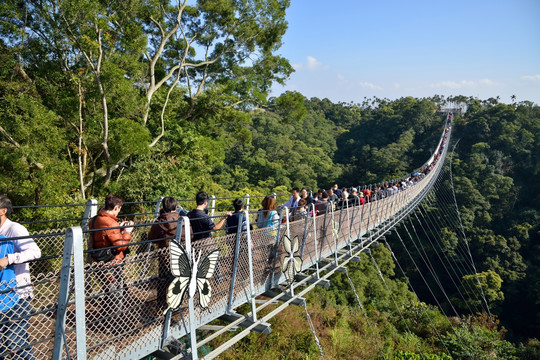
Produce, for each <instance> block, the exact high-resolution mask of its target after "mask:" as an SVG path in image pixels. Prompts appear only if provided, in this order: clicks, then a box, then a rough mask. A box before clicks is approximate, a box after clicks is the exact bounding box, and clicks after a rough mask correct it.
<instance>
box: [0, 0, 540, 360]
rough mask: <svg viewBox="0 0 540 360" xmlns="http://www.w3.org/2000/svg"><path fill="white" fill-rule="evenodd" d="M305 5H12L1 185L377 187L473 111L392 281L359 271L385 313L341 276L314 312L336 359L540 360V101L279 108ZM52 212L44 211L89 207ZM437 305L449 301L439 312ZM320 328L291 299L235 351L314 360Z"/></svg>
mask: <svg viewBox="0 0 540 360" xmlns="http://www.w3.org/2000/svg"><path fill="white" fill-rule="evenodd" d="M288 5H289V1H287V0H267V1H252V0H234V1H233V0H231V1H225V0H223V1H206V0H199V1H197V2H189V4H188V2H186V1H178V2H169V1H164V0H163V1H150V2H149V1H138V0H135V1H115V2H104V1H93V0H92V1H90V0H87V1H77V2H73V1H64V0H61V1H60V0H48V1H26V2H21V1H8V2H4V3H2V4H1V5H0V14H1V16H0V63H1V64H2V66H1V67H0V99H1V101H0V170H1V171H0V193H6V194H8V195H9V196H10V197H11V198H12V199H13V200H14V202H15V203H16V204H24V205H31V204H35V205H39V204H59V203H80V202H81V201H82V200H84V199H86V198H87V197H95V198H103V196H104V195H105V194H106V193H109V192H115V193H118V194H120V195H122V196H123V197H124V198H125V199H126V200H128V201H140V200H154V199H156V198H158V197H159V196H163V195H172V196H176V197H181V198H186V197H192V196H193V195H194V194H195V193H196V192H197V191H198V190H200V189H205V190H206V191H207V192H209V193H214V194H216V195H220V196H232V195H234V196H236V195H240V194H243V193H246V192H249V193H250V194H265V193H269V192H272V191H276V192H287V191H288V189H290V188H291V187H292V186H299V187H307V188H309V189H312V190H316V189H318V188H328V187H329V186H330V185H332V184H334V183H336V182H337V183H338V184H340V185H344V186H351V185H360V184H369V183H378V182H382V181H385V180H389V179H392V178H398V177H401V176H404V175H407V174H409V173H410V172H411V171H413V170H414V169H416V168H418V167H420V166H421V165H422V164H423V163H424V162H425V161H426V160H427V159H428V158H429V156H430V154H431V153H432V152H433V150H434V147H435V144H436V142H437V140H438V138H439V136H440V132H441V130H442V126H443V125H442V124H443V119H444V117H443V116H438V115H434V111H435V110H436V109H437V108H440V107H441V106H444V105H448V104H453V103H457V104H461V105H465V104H466V105H467V111H466V113H464V114H462V116H458V117H457V118H456V121H455V126H454V133H453V143H452V145H454V144H456V143H457V146H456V148H455V149H456V150H455V153H454V154H453V157H452V159H451V165H452V169H451V170H452V175H453V176H452V178H451V177H450V168H449V167H447V168H446V169H445V174H444V176H443V177H442V178H441V181H440V182H439V183H438V184H437V191H436V192H435V194H434V195H432V196H430V197H429V199H428V200H427V201H426V202H425V203H424V204H423V205H422V206H421V207H420V209H419V210H418V212H416V213H415V214H414V215H413V216H412V217H411V219H410V221H407V222H405V223H404V224H403V226H402V227H401V228H398V229H397V230H396V232H395V234H394V235H393V236H392V237H390V236H389V237H388V241H389V243H390V245H391V246H392V249H393V250H394V255H395V256H396V257H395V258H392V256H391V253H390V252H389V251H387V250H386V247H384V246H381V247H379V248H377V249H376V250H374V252H373V253H374V258H375V259H376V262H377V264H378V266H379V267H380V269H381V271H382V274H383V275H384V277H385V279H386V282H383V281H382V279H381V278H380V277H379V274H378V272H377V270H376V268H375V267H374V262H373V261H372V259H371V258H370V257H369V256H367V255H366V254H363V255H362V262H361V263H359V264H354V265H351V267H350V274H351V278H352V281H353V284H354V286H355V287H356V290H357V292H358V294H359V298H360V300H361V302H362V303H363V305H364V307H365V309H366V310H367V314H368V317H365V316H364V315H365V314H363V311H362V309H361V308H360V307H359V306H358V302H357V299H356V296H355V294H354V292H353V291H352V290H351V287H350V285H349V283H348V281H347V279H346V278H345V277H344V275H342V274H338V275H336V276H335V277H334V278H333V279H332V288H331V289H330V290H317V291H316V292H314V293H312V294H311V295H310V298H309V300H310V301H309V304H310V306H309V311H310V312H311V313H312V317H313V319H314V322H315V324H316V329H317V331H318V332H320V337H321V339H322V343H323V348H324V349H325V351H326V353H327V355H328V356H329V357H330V358H363V359H364V358H376V357H378V356H380V355H381V354H380V351H378V349H377V346H375V343H374V342H375V341H378V342H379V343H380V344H381V346H382V348H383V351H384V353H385V354H387V355H389V356H390V354H393V355H392V356H393V357H394V358H395V359H416V358H419V356H420V354H422V356H423V357H424V358H427V359H447V357H446V355H444V353H449V354H450V355H451V356H452V358H454V359H461V358H505V359H512V358H514V357H517V358H524V359H536V358H538V354H539V353H540V350H539V348H540V346H539V345H538V341H537V340H535V339H533V338H534V337H538V334H539V333H540V328H539V326H540V322H539V321H535V319H538V318H539V317H540V245H539V244H540V242H539V240H540V239H539V231H540V228H539V226H540V212H539V207H538V203H539V202H540V184H539V182H538V172H539V170H540V159H539V154H540V149H539V144H540V107H539V106H538V105H535V104H533V103H530V102H521V103H513V104H502V103H499V102H498V100H497V99H493V98H490V99H488V100H485V101H481V100H479V99H475V98H466V97H463V96H457V97H453V98H448V99H445V98H443V97H441V96H434V97H432V98H423V99H415V98H412V97H405V98H401V99H397V100H388V99H378V98H374V99H365V100H364V101H363V102H362V103H337V104H335V103H332V102H331V101H329V100H328V99H322V100H321V99H317V98H312V99H306V98H305V97H304V96H303V95H302V94H300V93H297V92H286V93H284V94H282V95H280V96H279V97H275V98H270V99H267V97H268V95H269V89H270V88H271V85H272V83H274V82H280V83H281V82H283V81H284V80H286V78H287V77H288V76H289V75H290V73H291V72H292V67H291V66H290V64H289V63H288V61H287V60H286V59H283V58H281V57H280V56H278V55H276V53H277V50H278V48H279V46H280V45H281V38H282V36H283V34H284V32H285V31H286V28H287V23H286V22H285V20H284V19H285V11H286V8H287V7H288ZM238 19H242V21H238ZM458 140H459V142H458ZM452 182H453V186H452ZM453 189H455V193H456V197H457V204H458V207H459V214H460V215H461V219H462V221H463V230H464V234H465V235H466V237H465V236H464V234H463V232H462V231H461V228H460V223H459V219H458V217H457V213H456V211H455V205H454V202H453V194H452V190H453ZM54 211H56V210H49V209H43V210H40V212H34V213H33V214H32V217H33V218H32V220H39V219H40V217H43V218H52V217H54V216H59V217H65V218H70V217H73V216H75V215H74V214H71V213H70V212H71V211H74V210H72V209H67V210H65V211H66V213H64V214H58V213H57V212H54ZM25 215H26V213H25V211H24V210H23V211H21V212H19V213H18V214H15V216H19V217H21V218H23V217H24V216H25ZM398 235H399V236H401V238H400V237H399V236H398ZM401 240H403V241H404V242H406V243H407V244H408V245H409V246H408V249H409V250H410V252H411V256H412V259H415V262H413V261H412V260H411V258H410V257H409V256H408V254H407V253H406V251H405V250H404V248H403V247H402V244H401ZM469 249H470V252H471V253H470V254H469ZM471 256H472V258H473V259H474V261H475V264H476V270H477V271H478V275H475V271H474V269H473V268H472V266H471V262H470V257H471ZM422 258H424V259H431V260H432V263H431V264H430V263H428V262H427V261H425V260H424V261H422ZM396 266H398V267H396ZM401 267H402V268H403V270H404V271H405V274H404V273H402V272H401ZM431 267H433V268H434V269H435V272H436V273H437V277H435V276H434V275H432V274H431V269H430V268H431ZM405 275H407V277H405ZM424 275H425V276H424ZM407 279H410V282H411V285H412V287H413V288H414V289H415V290H416V293H413V292H411V287H410V286H409V284H408V280H407ZM438 283H442V284H445V289H444V290H445V291H446V292H447V294H446V293H445V294H444V295H445V296H443V294H441V292H442V291H441V289H439V288H438V286H439V285H438ZM433 289H434V290H433ZM388 290H390V291H391V292H389V291H388ZM480 290H481V291H480ZM432 291H434V292H435V294H434V293H432ZM481 293H483V294H484V295H485V297H486V300H487V302H488V303H489V305H490V310H491V312H492V313H493V314H494V315H496V316H498V318H499V319H500V322H501V324H502V325H504V327H505V328H506V331H507V332H508V333H507V334H506V337H507V338H508V339H510V340H512V341H514V343H516V344H517V343H518V342H520V341H521V342H522V344H520V345H518V346H514V345H512V344H511V343H509V342H508V341H506V340H504V339H503V337H504V336H503V335H504V334H505V331H504V330H502V328H500V327H498V320H496V319H495V318H489V317H488V316H487V315H486V314H485V313H481V311H482V310H486V305H485V303H486V302H485V300H484V299H483V298H482V297H481V296H480V294H481ZM390 294H392V295H390ZM417 295H418V296H419V298H420V300H418V299H417ZM437 302H440V305H441V309H440V312H439V310H437V309H436V308H435V307H433V306H432V305H426V304H425V303H429V304H434V305H435V304H436V303H437ZM445 315H447V316H445ZM455 315H464V316H466V317H464V318H462V320H458V318H457V317H456V316H455ZM291 318H292V319H294V321H292V322H291V321H287V322H285V321H281V320H283V319H291ZM304 321H305V318H304V315H303V313H302V309H289V310H288V312H287V313H285V314H283V315H280V316H279V317H277V318H276V319H275V320H274V332H273V333H272V334H271V335H269V336H268V337H265V338H261V337H257V336H255V335H252V336H250V337H249V338H248V340H247V341H245V342H243V343H242V344H241V345H240V347H239V348H238V349H237V350H236V352H234V353H231V354H230V355H227V356H231V357H234V356H236V358H246V359H247V358H253V356H254V354H255V353H256V354H257V356H258V357H260V358H274V356H275V350H276V349H279V351H281V353H282V354H287V356H289V358H316V357H317V356H318V349H317V348H316V346H315V344H314V341H313V337H312V334H311V332H310V331H309V328H308V327H306V326H305V323H304ZM370 324H371V325H372V326H373V329H372V330H373V332H374V334H373V333H372V332H371V331H372V330H371V329H370V326H371V325H370ZM527 338H531V339H529V340H526V339H527ZM270 340H271V341H270Z"/></svg>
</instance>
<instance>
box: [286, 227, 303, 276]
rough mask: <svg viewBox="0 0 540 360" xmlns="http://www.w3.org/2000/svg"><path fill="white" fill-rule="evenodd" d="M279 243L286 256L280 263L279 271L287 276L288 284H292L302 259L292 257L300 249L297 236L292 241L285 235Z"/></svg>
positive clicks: (300, 267) (300, 266)
mask: <svg viewBox="0 0 540 360" xmlns="http://www.w3.org/2000/svg"><path fill="white" fill-rule="evenodd" d="M281 241H282V242H283V248H284V249H285V252H286V253H287V254H288V255H287V256H285V257H284V258H283V259H282V261H281V271H283V273H284V274H285V275H286V276H287V280H288V281H289V284H292V283H293V281H294V275H295V274H296V273H297V272H299V271H300V270H301V269H302V258H301V257H300V256H295V255H294V253H295V252H297V251H298V249H299V248H300V242H299V241H298V235H297V236H295V237H294V238H293V239H292V240H291V239H289V237H288V236H287V235H284V236H283V238H282V239H281Z"/></svg>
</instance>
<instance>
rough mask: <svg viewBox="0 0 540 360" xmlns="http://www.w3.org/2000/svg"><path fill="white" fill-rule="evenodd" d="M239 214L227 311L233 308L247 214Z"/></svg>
mask: <svg viewBox="0 0 540 360" xmlns="http://www.w3.org/2000/svg"><path fill="white" fill-rule="evenodd" d="M246 212H247V211H246ZM239 216H240V219H239V221H238V227H237V228H236V244H235V246H234V260H233V273H232V279H231V288H230V290H229V302H228V304H227V310H226V312H230V311H231V310H232V298H233V295H234V285H235V284H236V272H237V270H238V257H239V256H240V240H241V237H242V222H243V220H244V216H245V214H244V212H242V213H241V214H240V215H239ZM247 231H249V229H247Z"/></svg>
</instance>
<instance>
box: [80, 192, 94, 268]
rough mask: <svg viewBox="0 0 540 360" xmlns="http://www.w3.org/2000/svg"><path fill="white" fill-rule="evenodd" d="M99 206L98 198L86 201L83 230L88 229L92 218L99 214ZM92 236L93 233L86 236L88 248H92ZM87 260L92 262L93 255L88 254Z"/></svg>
mask: <svg viewBox="0 0 540 360" xmlns="http://www.w3.org/2000/svg"><path fill="white" fill-rule="evenodd" d="M97 207H98V201H97V200H96V199H89V200H88V201H87V202H86V206H85V208H84V215H83V219H82V222H81V228H82V230H83V231H86V230H88V224H89V223H90V219H92V218H93V217H94V216H96V215H97V211H98V208H97ZM90 236H91V235H88V236H87V237H86V248H87V249H90ZM86 262H87V263H91V262H92V257H91V255H90V254H87V255H86Z"/></svg>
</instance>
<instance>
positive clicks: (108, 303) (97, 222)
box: [90, 194, 133, 333]
mask: <svg viewBox="0 0 540 360" xmlns="http://www.w3.org/2000/svg"><path fill="white" fill-rule="evenodd" d="M122 205H124V199H122V198H121V197H120V196H118V195H114V194H109V195H107V197H106V198H105V206H104V207H103V208H102V209H100V211H99V212H98V214H97V215H96V216H95V217H94V218H93V219H92V220H91V221H90V229H93V230H97V231H92V232H91V233H90V250H94V251H91V252H90V254H91V255H92V260H93V261H94V262H103V264H102V265H98V267H100V269H99V270H97V271H96V272H95V275H96V276H97V278H98V280H99V282H100V283H101V285H102V288H101V291H102V292H103V297H102V303H101V307H102V310H103V312H104V313H106V314H109V316H111V317H112V318H115V317H118V316H120V314H121V313H122V310H123V306H124V301H125V299H126V294H127V286H126V284H125V281H124V270H123V268H124V261H123V259H124V252H125V251H126V249H127V245H128V244H129V241H130V240H131V232H132V231H133V227H129V225H133V222H131V221H129V222H128V221H124V222H122V224H119V223H118V217H117V216H118V214H119V213H120V210H121V209H122ZM120 226H127V227H125V228H123V229H122V228H119V227H120ZM114 228H116V229H114ZM98 229H99V230H98ZM123 245H126V246H123ZM111 246H119V247H117V248H112V249H110V250H111V252H112V254H113V255H111V256H110V258H109V257H107V256H105V254H104V253H105V251H106V250H104V251H101V252H100V251H97V250H99V249H106V248H109V247H111ZM111 331H112V332H113V333H115V332H120V331H123V330H122V329H120V328H119V327H114V328H112V329H111Z"/></svg>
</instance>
